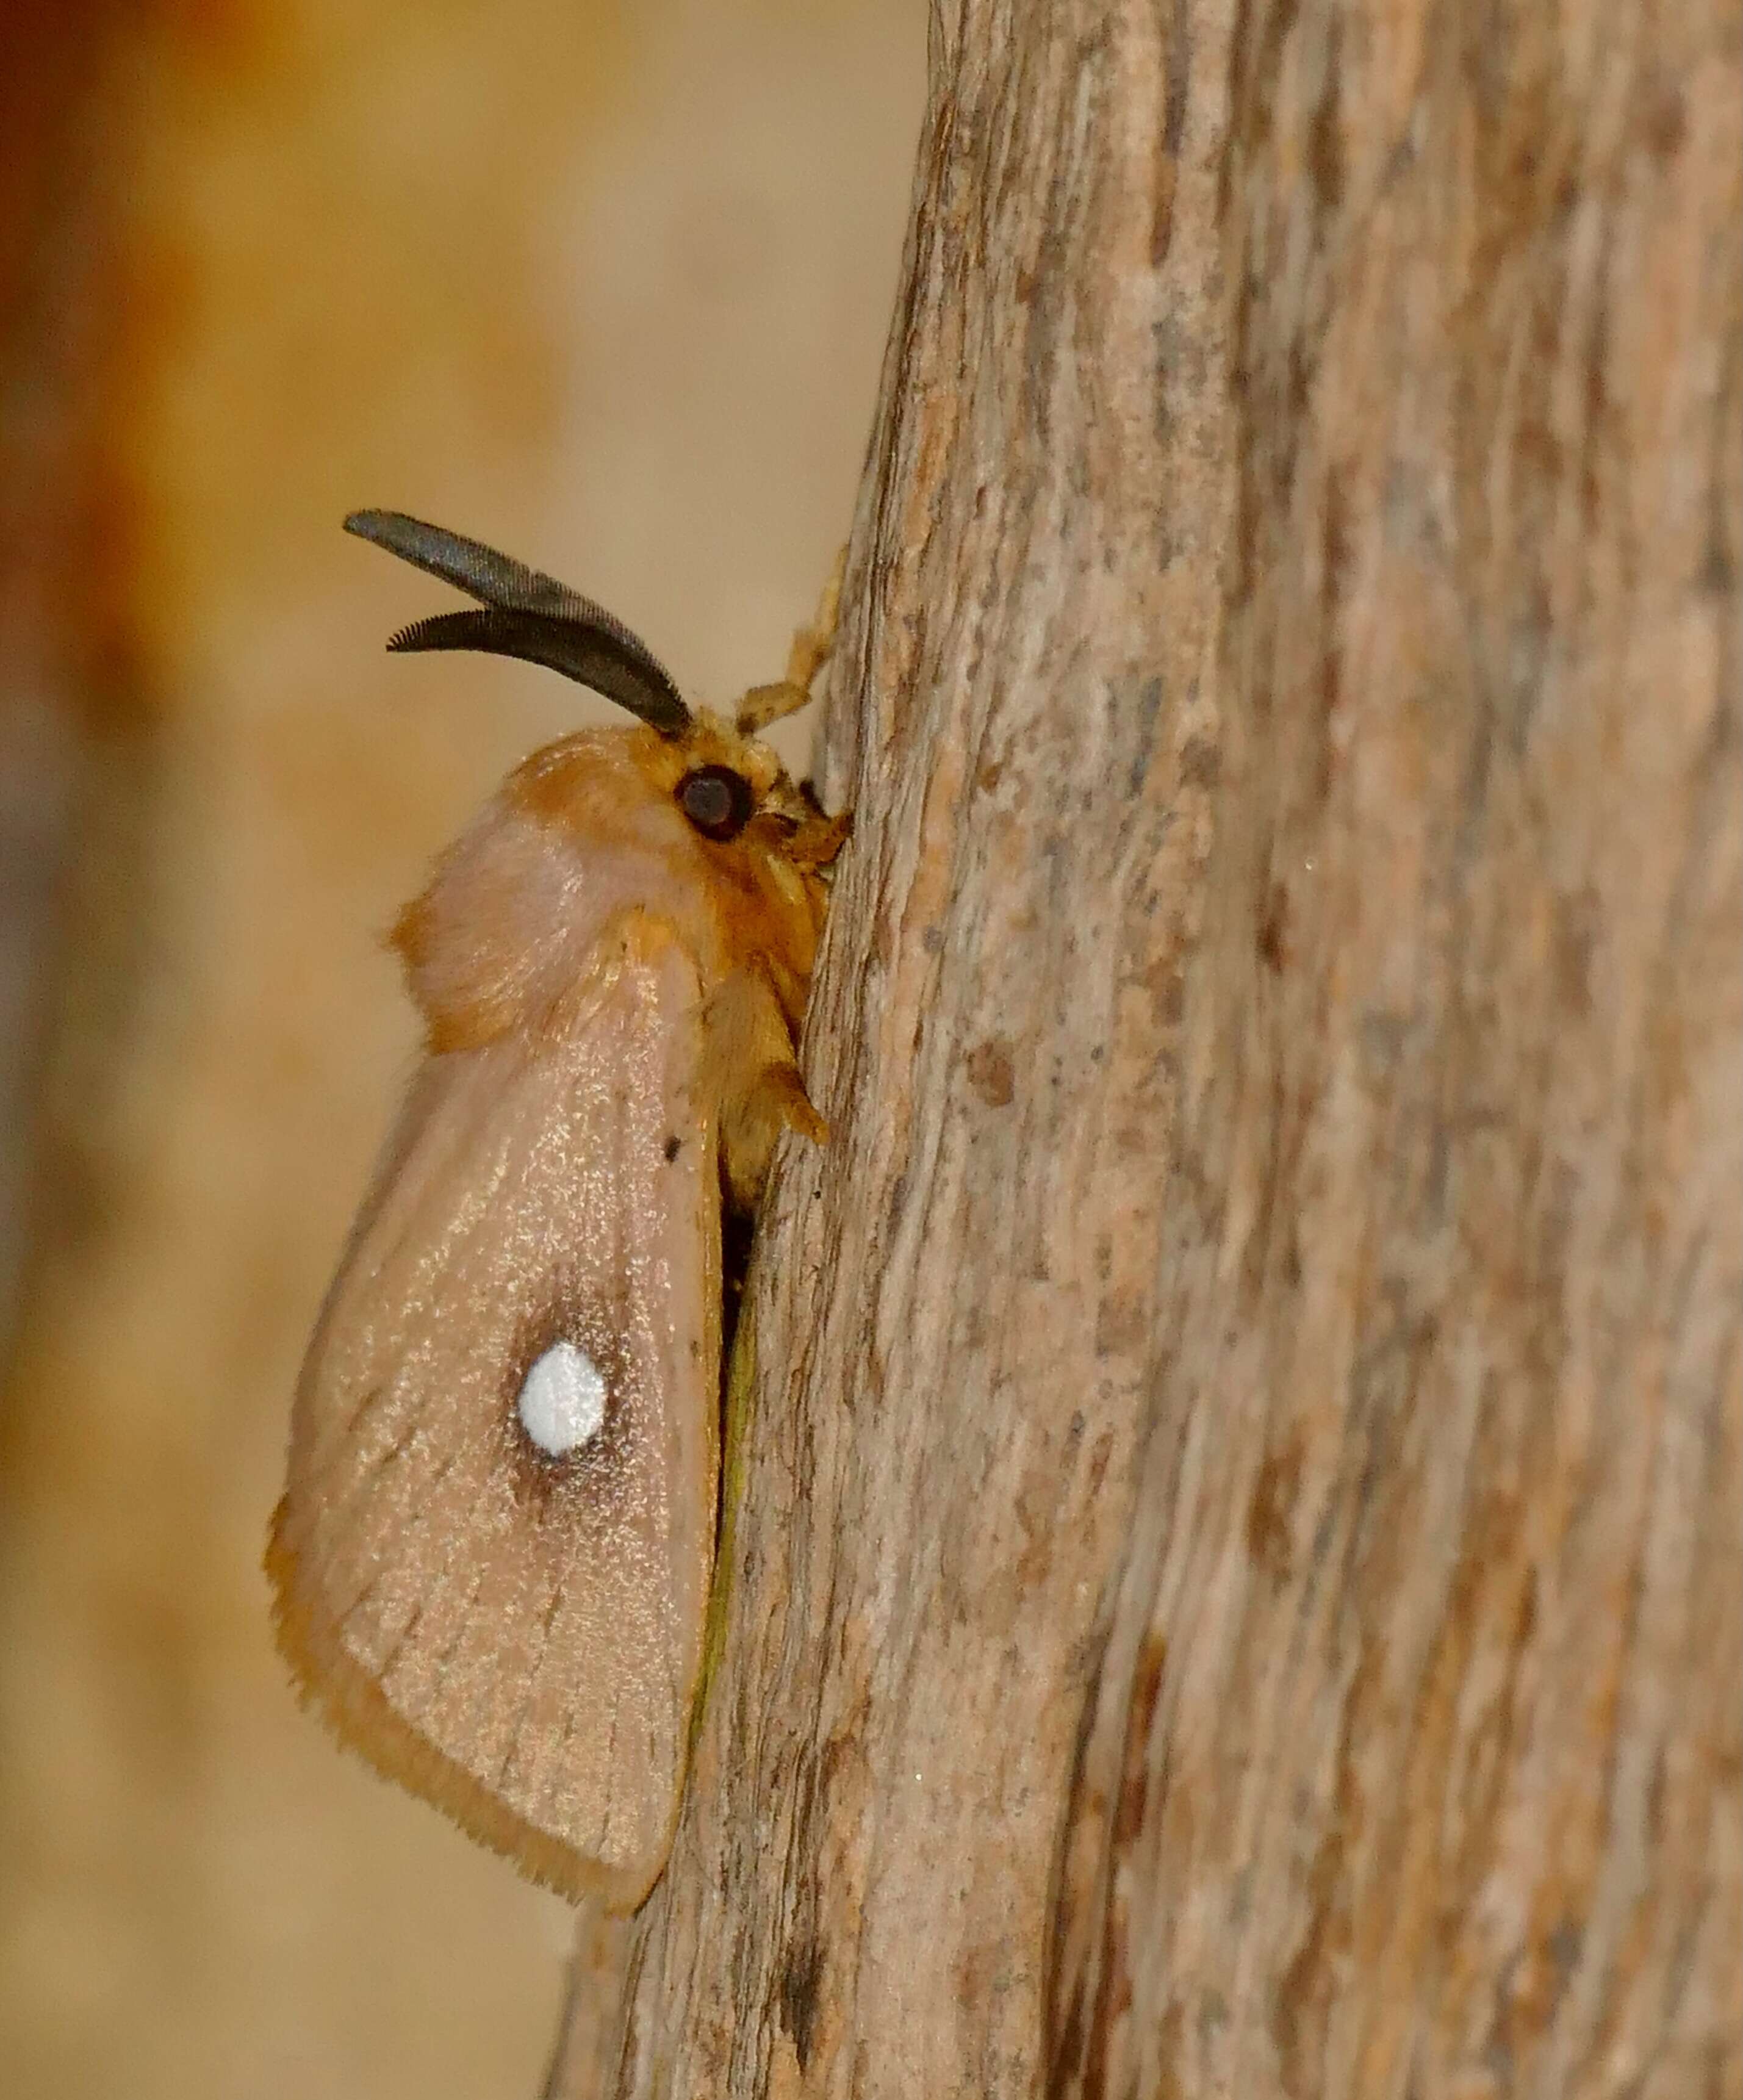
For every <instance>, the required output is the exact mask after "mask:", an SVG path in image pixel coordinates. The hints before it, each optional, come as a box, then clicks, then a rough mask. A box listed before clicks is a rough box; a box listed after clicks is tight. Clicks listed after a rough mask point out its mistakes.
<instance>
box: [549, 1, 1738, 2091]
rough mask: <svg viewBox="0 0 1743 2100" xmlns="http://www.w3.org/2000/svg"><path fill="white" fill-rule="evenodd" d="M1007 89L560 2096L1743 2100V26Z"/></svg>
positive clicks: (910, 500) (929, 317)
mask: <svg viewBox="0 0 1743 2100" xmlns="http://www.w3.org/2000/svg"><path fill="white" fill-rule="evenodd" d="M1739 87H1740V82H1739V71H1738V25H1737V20H1736V11H1735V9H1734V7H1732V6H1730V5H1728V4H1720V0H1678V4H1676V5H1675V6H1672V5H1670V4H1668V0H1666V4H1664V5H1662V6H1659V7H1653V6H1651V5H1647V4H1643V0H1617V4H1613V5H1608V6H1606V5H1602V4H1598V0H1569V4H1568V5H1565V6H1564V7H1561V8H1560V10H1554V9H1551V8H1549V7H1545V6H1542V5H1526V4H1523V0H1521V4H1518V5H1515V6H1511V7H1510V6H1507V5H1505V4H1496V5H1493V6H1489V7H1484V8H1481V9H1458V8H1446V7H1437V6H1434V5H1432V4H1430V0H1402V4H1401V5H1397V6H1394V7H1389V8H1386V9H1381V8H1379V7H1374V6H1371V5H1370V6H1366V7H1364V6H1361V5H1357V4H1353V0H1176V4H1174V5H1172V6H1163V7H1153V6H1139V5H1132V4H1125V5H1122V4H1115V0H1102V4H1092V0H1078V3H1077V4H1075V5H1072V4H1061V5H1060V6H1058V7H1052V8H1048V9H1033V10H1016V9H1013V8H1010V7H1000V6H996V5H989V4H985V0H961V4H960V6H957V7H946V8H944V9H942V11H941V13H940V15H939V18H938V20H937V22H936V23H935V24H934V38H933V94H932V99H931V103H930V106H929V115H928V119H927V124H926V129H925V133H924V139H923V143H922V149H921V154H920V170H919V175H918V179H917V190H916V210H915V218H914V223H913V227H912V232H911V239H910V246H909V254H908V270H907V284H906V288H905V292H904V296H903V301H902V306H901V308H900V311H899V312H898V320H897V323H896V326H895V329H894V334H893V337H892V345H891V350H890V353H889V360H888V362H887V364H886V368H885V386H884V395H883V403H882V407H881V411H880V419H879V422H878V426H877V430H876V435H875V438H874V442H873V447H872V457H871V461H870V465H869V468H868V472H867V482H866V486H865V493H864V496H863V502H862V505H861V508H860V511H859V514H858V518H857V521H856V525H855V531H854V546H853V555H852V559H851V562H850V567H849V592H848V608H849V609H848V616H847V624H846V627H845V633H844V636H843V647H842V651H841V657H840V659H839V660H838V663H837V666H836V673H835V686H834V699H835V713H834V717H833V721H832V730H831V741H830V743H829V747H828V750H827V766H826V784H827V787H829V789H830V790H831V791H832V793H833V794H834V795H835V796H837V797H839V798H841V799H845V800H847V801H851V802H852V804H853V805H854V808H855V810H856V812H857V828H856V832H855V835H854V840H853V842H852V845H851V847H850V849H849V853H848V854H847V856H846V857H845V860H844V862H843V865H842V868H841V880H840V885H839V888H838V890H837V894H836V904H835V906H834V909H833V913H832V921H831V926H830V930H829V935H828V938H827V946H826V951H825V955H824V958H823V964H822V967H821V969H820V973H819V982H818V985H817V988H816V994H815V999H814V1010H813V1014H812V1019H811V1027H810V1074H811V1083H812V1088H813V1092H814V1096H815V1098H816V1099H817V1101H818V1102H819V1105H820V1106H821V1107H822V1108H823V1110H824V1112H825V1114H827V1116H828V1117H829V1118H830V1120H831V1123H832V1130H833V1136H832V1141H831V1144H830V1145H829V1147H828V1149H827V1151H826V1152H824V1153H823V1154H814V1153H810V1152H805V1151H803V1150H801V1149H796V1148H795V1149H792V1150H791V1151H789V1153H788V1154H787V1156H786V1158H785V1162H784V1168H783V1171H782V1172H781V1173H780V1175H779V1178H778V1181H777V1185H776V1187H775V1189H774V1193H773V1196H772V1198H771V1201H770V1204H769V1206H768V1207H767V1210H766V1214H765V1219H764V1224H763V1229H762V1234H761V1241H760V1251H759V1256H758V1264H757V1270H756V1273H755V1277H754V1282H753V1288H752V1294H751V1300H750V1309H751V1316H752V1321H753V1337H752V1343H751V1345H750V1346H749V1347H748V1348H746V1349H745V1350H744V1352H741V1355H740V1358H739V1365H738V1370H739V1374H740V1375H741V1376H744V1375H745V1374H748V1372H749V1371H750V1370H752V1350H753V1352H754V1379H753V1390H754V1401H753V1406H752V1415H751V1419H750V1421H749V1424H748V1429H747V1431H746V1432H745V1444H744V1458H743V1464H742V1470H741V1476H740V1478H739V1483H738V1486H737V1500H736V1506H735V1518H734V1523H733V1529H732V1531H731V1533H730V1539H729V1542H728V1546H727V1555H728V1560H729V1565H730V1577H731V1585H732V1587H731V1612H730V1630H729V1634H728V1637H727V1643H726V1655H725V1659H724V1662H723V1664H722V1667H721V1672H720V1674H719V1677H718V1679H717V1682H716V1684H715V1687H714V1690H713V1696H712V1698H711V1700H710V1702H709V1705H708V1710H707V1713H706V1716H705V1719H704V1726H703V1728H702V1732H701V1738H700V1743H699V1751H698V1755H697V1758H696V1762H695V1771H694V1774H693V1778H692V1783H691V1789H690V1792H689V1796H688V1800H687V1803H686V1811H685V1817H684V1821H683V1824H682V1829H681V1831H680V1835H679V1839H678V1843H677V1849H676V1851H675V1853H674V1855H673V1861H672V1865H671V1868H670V1871H669V1874H668V1876H667V1878H666V1880H665V1881H664V1883H663V1884H662V1885H661V1886H660V1888H659V1889H658V1890H656V1891H655V1895H654V1897H653V1899H651V1903H650V1904H649V1905H648V1906H647V1907H646V1909H645V1910H644V1911H643V1913H642V1914H641V1916H640V1917H638V1919H637V1920H636V1921H634V1923H633V1925H631V1926H625V1927H622V1928H616V1929H608V1930H602V1931H601V1932H599V1933H598V1934H597V1935H596V1937H595V1939H594V1941H593V1942H592V1943H591V1944H590V1948H589V1952H587V1954H586V1955H585V1957H583V1958H582V1960H581V1961H580V1964H579V1973H578V1978H577V1988H576V1998H575V2005H576V2012H575V2014H573V2016H572V2018H571V2025H570V2027H569V2029H568V2032H567V2036H566V2038H565V2040H564V2043H563V2045H561V2046H560V2049H559V2056H558V2065H557V2067H556V2069H555V2071H554V2074H553V2080H552V2088H553V2090H554V2092H558V2093H563V2094H567V2095H571V2096H575V2095H580V2094H583V2093H595V2092H612V2093H623V2094H628V2093H636V2094H653V2093H673V2094H701V2093H721V2094H726V2093H731V2094H738V2095H744V2096H749V2095H752V2094H760V2093H774V2094H787V2093H799V2092H807V2093H809V2092H815V2093H841V2094H846V2093H854V2094H855V2095H867V2096H869V2095H873V2094H878V2095H882V2094H889V2095H911V2094H915V2093H928V2094H944V2093H992V2094H1019V2093H1022V2094H1026V2093H1036V2092H1040V2091H1047V2092H1050V2093H1082V2094H1084V2095H1090V2094H1103V2093H1130V2094H1141V2095H1158V2096H1159V2095H1163V2094H1167V2095H1184V2096H1197V2095H1209V2094H1211V2093H1240V2094H1242V2096H1243V2100H1250V2097H1251V2096H1255V2095H1264V2094H1272V2093H1276V2094H1287V2095H1292V2096H1294V2095H1310V2094H1311V2095H1322V2094H1323V2095H1328V2096H1330V2095H1335V2096H1339V2100H1344V2096H1354V2095H1362V2096H1366V2095H1370V2094H1371V2095H1382V2094H1384V2095H1399V2096H1402V2095H1405V2094H1406V2093H1409V2094H1414V2095H1421V2096H1427V2095H1442V2094H1444V2095H1458V2096H1459V2100H1476V2096H1479V2095H1485V2094H1494V2095H1502V2094H1511V2093H1521V2094H1523V2093H1531V2094H1545V2095H1547V2094H1576V2093H1577V2094H1582V2095H1585V2094H1617V2095H1622V2094H1625V2093H1626V2094H1629V2095H1641V2096H1648V2095H1650V2096H1663V2100H1670V2096H1672V2095H1676V2096H1684V2095H1692V2094H1696V2093H1701V2094H1711V2095H1715V2096H1717V2095H1736V2094H1738V2093H1743V2056H1740V2045H1739V2032H1740V2029H1739V2007H1740V1999H1743V1975H1740V1943H1743V1813H1740V1801H1739V1783H1740V1772H1743V1763H1740V1745H1739V1722H1740V1715H1743V1671H1740V1653H1743V1624H1740V1619H1743V1555H1740V1550H1739V1533H1738V1524H1737V1515H1738V1508H1739V1498H1740V1492H1743V1484H1740V1445H1743V1396H1740V1386H1739V1379H1740V1357H1739V1350H1738V1332H1739V1330H1738V1304H1739V1290H1740V1282H1743V1276H1740V1270H1743V1257H1740V1243H1739V1242H1740V1234H1739V1215H1738V1204H1737V1194H1736V1192H1737V1187H1738V1172H1739V1167H1740V1163H1743V1162H1740V1121H1743V1119H1740V1108H1739V1093H1740V1089H1739V1084H1738V1080H1739V1064H1738V1051H1739V1041H1740V998H1739V974H1740V972H1739V964H1740V944H1739V934H1740V923H1739V921H1740V910H1739V906H1740V898H1743V866H1740V842H1743V782H1740V768H1739V743H1738V735H1737V730H1738V719H1737V717H1738V676H1739V663H1738V654H1737V651H1738V609H1739V608H1738V596H1737V584H1736V577H1737V559H1738V539H1739V524H1740V513H1743V497H1740V489H1739V483H1738V472H1739V457H1740V437H1743V430H1740V415H1743V405H1740V404H1743V395H1740V275H1739V272H1740V262H1739V255H1738V249H1737V243H1736V228H1737V226H1738V223H1739V217H1740V213H1739V204H1740V199H1739V170H1740V168H1743V141H1740V137H1739V130H1740V125H1739V108H1740V95H1739ZM588 1929H589V1932H594V1930H595V1929H594V1926H592V1925H589V1928H588ZM620 1991H621V1992H622V1997H621V2002H620V2001H619V1997H618V1995H617V1994H618V1993H619V1992H620Z"/></svg>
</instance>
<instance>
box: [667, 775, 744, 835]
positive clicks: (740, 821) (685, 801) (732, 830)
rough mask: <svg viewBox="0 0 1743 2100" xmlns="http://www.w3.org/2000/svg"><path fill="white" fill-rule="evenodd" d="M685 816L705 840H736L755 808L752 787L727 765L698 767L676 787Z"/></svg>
mask: <svg viewBox="0 0 1743 2100" xmlns="http://www.w3.org/2000/svg"><path fill="white" fill-rule="evenodd" d="M677 799H678V801H679V804H680V805H681V806H682V810H683V812H684V814H685V815H686V817H688V818H689V819H690V821H691V823H693V824H694V825H695V827H696V829H697V830H698V831H699V832H701V834H702V836H704V838H705V839H735V838H736V837H737V836H739V832H742V831H743V830H744V827H745V826H746V825H747V824H748V823H749V822H750V820H751V813H752V810H754V809H755V808H756V806H757V805H756V804H755V802H754V801H752V799H751V787H750V783H749V781H748V780H747V779H745V778H744V774H742V773H735V772H734V771H733V770H732V768H731V767H730V765H699V766H698V767H697V768H696V770H695V772H694V773H686V774H685V775H684V777H683V779H682V780H681V781H679V783H678V785H677Z"/></svg>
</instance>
